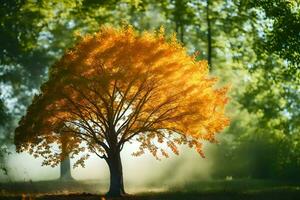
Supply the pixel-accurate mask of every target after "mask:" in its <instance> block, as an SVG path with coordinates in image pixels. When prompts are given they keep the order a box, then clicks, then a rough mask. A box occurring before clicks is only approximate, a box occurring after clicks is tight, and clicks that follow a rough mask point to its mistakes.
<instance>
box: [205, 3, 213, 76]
mask: <svg viewBox="0 0 300 200" xmlns="http://www.w3.org/2000/svg"><path fill="white" fill-rule="evenodd" d="M209 6H210V0H206V23H207V61H208V66H209V68H210V70H212V35H211V34H212V33H211V19H210V8H209Z"/></svg>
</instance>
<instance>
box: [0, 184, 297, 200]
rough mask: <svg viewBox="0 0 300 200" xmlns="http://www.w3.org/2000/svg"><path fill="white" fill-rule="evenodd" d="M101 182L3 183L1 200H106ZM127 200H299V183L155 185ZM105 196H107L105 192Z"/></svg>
mask: <svg viewBox="0 0 300 200" xmlns="http://www.w3.org/2000/svg"><path fill="white" fill-rule="evenodd" d="M103 187H104V190H103V189H102V190H103V191H105V189H106V187H107V186H105V185H104V184H103V183H102V184H101V183H99V181H98V182H97V181H76V182H67V181H57V180H56V181H38V182H11V183H0V200H106V198H105V197H104V196H103V195H101V194H100V193H99V190H98V189H96V188H103ZM147 188H152V189H145V190H144V191H138V192H133V193H132V194H131V195H128V196H126V197H123V198H116V199H124V200H179V199H180V200H299V199H300V183H299V182H282V181H264V180H232V181H201V182H200V181H199V182H195V181H193V182H189V183H186V184H183V185H180V186H176V187H172V188H168V189H164V190H159V188H158V189H154V185H152V186H147ZM103 191H101V192H102V194H104V192H103Z"/></svg>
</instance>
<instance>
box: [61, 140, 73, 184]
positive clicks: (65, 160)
mask: <svg viewBox="0 0 300 200" xmlns="http://www.w3.org/2000/svg"><path fill="white" fill-rule="evenodd" d="M61 144H62V148H61V151H62V152H61V155H62V161H61V163H60V179H61V180H73V177H72V175H71V162H70V157H69V155H68V153H67V150H66V148H67V146H66V145H67V143H66V139H65V138H64V135H62V137H61Z"/></svg>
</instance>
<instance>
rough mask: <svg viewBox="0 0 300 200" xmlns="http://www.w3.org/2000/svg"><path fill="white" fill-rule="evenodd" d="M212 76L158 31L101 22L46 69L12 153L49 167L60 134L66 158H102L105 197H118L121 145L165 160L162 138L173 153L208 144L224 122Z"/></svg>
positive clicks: (222, 100)
mask: <svg viewBox="0 0 300 200" xmlns="http://www.w3.org/2000/svg"><path fill="white" fill-rule="evenodd" d="M216 80H217V79H216V78H208V69H207V64H206V62H205V61H200V62H198V61H195V60H194V57H193V56H188V55H187V54H186V51H185V49H184V48H183V47H182V46H181V45H180V44H178V43H177V41H176V39H175V38H174V37H173V38H172V39H171V40H170V41H169V40H167V39H166V38H165V37H164V33H163V31H160V32H159V33H157V34H151V33H148V32H145V33H143V34H141V35H138V34H137V33H135V31H134V30H133V29H132V28H131V27H127V28H123V29H122V30H117V29H114V28H109V27H104V28H102V29H101V31H100V32H98V33H97V34H95V35H88V36H86V37H84V38H83V39H82V41H81V42H80V43H79V44H77V45H76V46H75V47H74V48H73V49H71V50H69V51H68V52H67V53H66V54H65V55H64V56H63V57H62V59H61V60H60V61H59V62H57V63H56V64H55V65H54V66H53V67H52V68H51V71H50V77H49V80H48V81H47V82H46V83H44V84H43V85H42V87H41V94H40V95H38V96H36V97H35V98H34V100H33V103H32V104H31V106H29V108H28V110H27V114H26V116H25V117H23V118H22V119H21V121H20V122H19V126H18V128H17V129H16V131H15V144H16V147H17V150H18V151H25V150H26V151H29V152H30V153H32V154H34V155H35V156H40V155H41V156H43V157H44V158H45V162H44V164H49V165H53V166H54V165H57V164H58V163H59V162H60V160H61V157H60V155H61V153H57V152H54V151H51V146H52V145H53V144H59V141H60V139H61V137H62V136H63V137H64V138H65V139H67V140H68V142H67V145H66V146H65V147H64V148H66V152H67V153H68V154H70V155H71V156H73V155H75V154H79V153H80V152H85V151H86V150H88V151H89V152H94V153H95V154H97V155H98V156H99V157H100V158H103V159H105V161H106V162H107V164H108V167H109V170H110V181H111V182H110V189H109V192H108V195H111V196H120V195H123V194H125V191H124V184H123V175H122V164H121V157H120V152H121V150H122V149H123V147H124V145H125V144H126V143H128V142H132V141H133V140H134V141H136V142H138V143H139V144H140V146H139V150H138V151H137V152H135V153H134V155H136V156H138V155H141V154H143V153H144V151H145V150H149V151H150V152H151V154H152V155H153V156H155V157H157V158H159V156H165V157H168V152H167V151H166V150H165V147H164V146H163V144H164V143H165V144H167V146H168V147H169V148H170V149H171V150H172V151H173V152H174V153H175V154H178V149H177V146H178V145H180V144H187V145H189V146H190V147H191V148H195V149H196V150H197V151H198V152H199V153H200V154H201V155H202V156H203V152H202V149H201V145H202V143H201V141H202V140H207V141H210V142H215V134H216V133H217V132H219V131H221V130H222V129H223V128H224V127H226V125H228V122H229V121H228V119H227V118H226V116H225V115H224V106H225V105H226V102H227V98H226V91H227V88H219V89H215V88H213V85H214V84H215V82H216ZM41 109H44V111H42V112H41ZM83 142H84V144H85V145H83ZM59 147H60V149H61V148H62V146H61V145H59ZM87 157H88V154H86V155H84V156H82V157H81V158H80V159H79V160H78V161H77V162H76V164H75V165H77V164H83V161H84V160H85V159H86V158H87Z"/></svg>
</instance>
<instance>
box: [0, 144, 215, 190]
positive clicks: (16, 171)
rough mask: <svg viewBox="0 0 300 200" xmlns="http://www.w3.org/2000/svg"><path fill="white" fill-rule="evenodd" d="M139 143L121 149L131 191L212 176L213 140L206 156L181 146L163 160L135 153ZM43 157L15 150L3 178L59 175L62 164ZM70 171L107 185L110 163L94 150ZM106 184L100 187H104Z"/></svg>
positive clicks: (166, 187) (34, 178)
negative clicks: (51, 163) (47, 162)
mask: <svg viewBox="0 0 300 200" xmlns="http://www.w3.org/2000/svg"><path fill="white" fill-rule="evenodd" d="M136 147H137V144H134V143H133V144H128V145H127V146H125V147H124V149H123V151H122V153H121V157H122V162H123V173H124V181H125V185H126V190H128V192H131V193H135V192H139V191H164V190H169V189H171V188H176V187H178V186H182V185H185V184H186V183H188V182H191V181H195V180H197V181H206V180H211V173H212V169H213V159H212V156H213V151H214V149H215V146H214V144H208V143H207V144H205V145H204V152H205V155H206V157H205V158H202V157H201V156H200V155H199V154H198V153H197V152H195V151H194V150H193V149H190V148H188V147H185V146H182V147H180V154H179V155H178V156H177V155H175V154H171V153H170V157H169V158H162V159H161V160H157V159H155V158H154V157H153V156H152V155H150V153H145V154H144V155H142V156H139V157H135V156H132V155H131V154H132V153H133V152H134V151H135V150H136V149H137V148H136ZM42 161H43V159H42V158H34V157H33V156H31V155H30V154H28V153H19V154H17V153H13V154H11V155H10V156H9V157H8V158H7V168H8V175H7V176H6V175H4V174H1V180H4V181H9V182H28V181H33V182H34V181H45V180H55V179H58V178H59V176H60V170H59V166H56V167H54V168H53V167H50V166H41V165H42ZM74 162H75V159H71V164H73V163H74ZM71 174H72V177H73V178H74V179H75V180H80V181H91V182H95V183H99V184H101V185H103V186H104V185H106V187H107V188H108V186H109V170H108V166H107V164H106V162H105V160H103V159H100V158H98V157H97V156H96V155H93V154H91V156H90V158H89V159H88V160H86V161H85V167H76V168H72V170H71ZM107 188H99V190H101V191H102V190H103V191H105V190H106V189H107ZM95 189H96V188H95ZM96 190H97V189H96Z"/></svg>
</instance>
